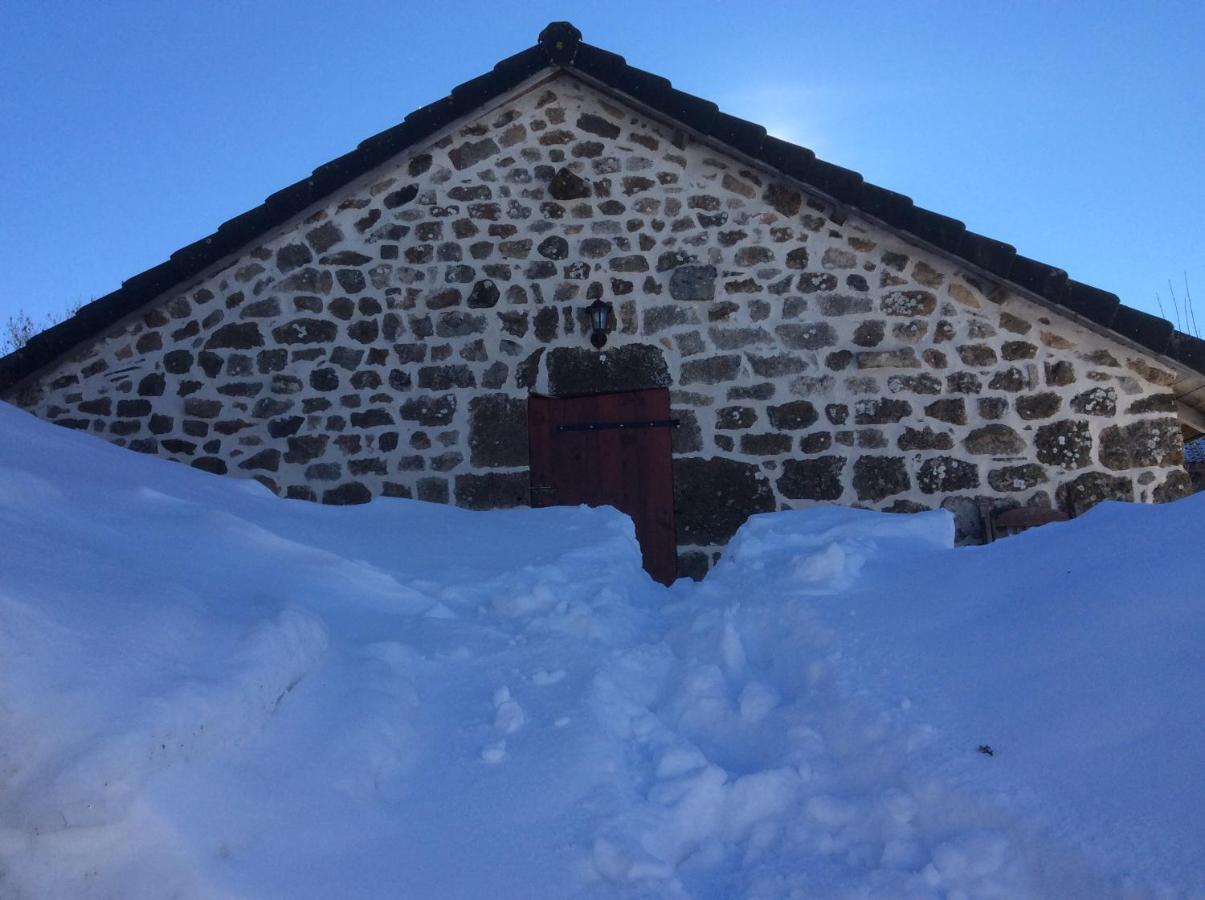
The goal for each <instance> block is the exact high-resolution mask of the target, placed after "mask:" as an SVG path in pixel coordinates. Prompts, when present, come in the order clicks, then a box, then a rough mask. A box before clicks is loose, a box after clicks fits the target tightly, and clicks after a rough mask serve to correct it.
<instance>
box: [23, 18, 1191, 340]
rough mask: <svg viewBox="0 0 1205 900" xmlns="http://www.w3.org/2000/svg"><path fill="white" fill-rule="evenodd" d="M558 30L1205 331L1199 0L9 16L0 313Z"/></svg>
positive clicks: (78, 287) (76, 284) (156, 256)
mask: <svg viewBox="0 0 1205 900" xmlns="http://www.w3.org/2000/svg"><path fill="white" fill-rule="evenodd" d="M560 18H568V19H570V20H572V21H573V22H574V24H576V25H577V26H578V27H579V28H581V30H582V31H583V33H584V36H585V40H586V41H588V42H589V43H592V44H595V45H597V46H601V47H604V48H606V49H608V50H612V51H614V52H617V53H620V54H622V55H623V56H625V57H626V58H627V59H628V61H629V62H630V63H632V64H634V65H637V66H640V67H641V68H645V69H649V70H651V71H654V72H657V73H658V74H661V75H664V76H666V77H668V78H670V79H671V80H672V81H673V82H674V84H675V85H676V86H677V87H680V88H682V89H683V90H687V91H690V92H692V93H695V94H699V95H701V96H704V97H707V98H709V99H712V100H715V101H716V102H717V103H719V104H720V107H721V108H722V109H724V110H726V111H727V112H731V113H733V114H736V115H740V116H744V117H746V118H750V119H753V120H754V121H757V122H760V123H762V124H764V125H766V126H767V127H768V128H769V129H770V130H771V131H772V132H774V133H776V134H779V135H781V136H783V137H786V138H788V139H791V140H796V141H799V142H801V143H803V144H805V145H807V146H810V147H812V148H813V149H815V150H816V151H817V153H818V154H819V155H820V156H822V157H823V158H826V159H829V160H831V161H833V162H835V163H838V164H839V165H843V166H847V167H849V168H853V169H856V170H857V171H860V172H862V173H863V175H864V176H865V177H866V178H867V179H868V180H870V181H874V182H876V183H878V184H881V185H883V186H884V187H888V188H890V189H892V190H896V191H900V192H902V193H905V194H908V195H909V196H911V197H912V198H913V199H914V200H915V201H916V202H917V203H918V204H920V205H922V206H927V207H929V208H930V209H934V210H937V211H939V212H942V213H944V214H946V215H951V216H954V217H956V218H959V219H962V220H963V221H964V222H966V223H967V226H968V227H969V228H972V229H974V230H976V231H979V232H981V233H983V234H987V235H990V236H991V237H994V238H998V239H1000V240H1005V241H1008V242H1009V243H1012V244H1014V245H1015V246H1016V247H1017V248H1018V249H1019V250H1020V251H1021V252H1022V253H1025V254H1026V255H1029V256H1032V257H1035V258H1037V259H1040V260H1042V261H1044V262H1048V263H1051V264H1053V265H1057V266H1059V267H1061V268H1064V269H1066V270H1067V271H1068V272H1069V273H1070V274H1071V276H1072V277H1074V278H1078V279H1079V280H1081V281H1086V282H1088V283H1089V284H1093V285H1096V286H1098V287H1101V288H1105V289H1107V290H1111V291H1114V292H1116V293H1118V294H1119V295H1120V296H1121V298H1122V300H1123V302H1125V303H1128V304H1130V305H1133V306H1138V307H1140V308H1143V309H1147V310H1149V311H1151V312H1156V313H1157V312H1158V311H1159V310H1158V307H1157V305H1156V301H1155V293H1156V291H1158V292H1160V294H1161V295H1162V299H1163V305H1164V309H1165V312H1166V313H1167V315H1168V317H1169V318H1174V316H1173V313H1172V308H1171V303H1170V297H1169V294H1168V286H1167V282H1168V280H1169V279H1171V280H1172V281H1173V283H1174V285H1175V288H1176V293H1177V296H1178V297H1180V298H1181V299H1182V295H1183V283H1184V278H1185V273H1186V272H1187V277H1188V282H1189V284H1190V286H1191V287H1192V288H1193V289H1195V292H1196V294H1197V299H1198V301H1199V302H1198V304H1197V305H1198V306H1200V308H1201V321H1202V323H1203V324H1205V54H1203V53H1202V47H1205V4H1201V3H1199V2H1197V3H1190V2H1162V3H1141V4H1139V3H1132V2H1131V3H1124V4H1123V3H1110V2H1094V3H1090V4H1089V3H1086V2H1085V3H1071V2H1063V3H1058V2H1045V3H1037V2H1032V3H1031V2H1012V3H1005V2H1001V3H977V2H963V3H952V2H951V3H936V2H933V3H910V2H903V0H896V2H883V3H879V2H872V0H865V2H860V3H856V4H851V3H847V2H825V3H818V2H763V3H761V4H752V3H719V2H710V0H694V2H650V0H645V2H639V3H634V2H623V0H610V2H607V3H588V4H587V3H546V2H526V3H521V4H500V3H497V2H477V0H458V2H457V3H455V4H448V5H447V6H446V7H445V6H444V5H442V4H439V3H426V4H416V3H405V2H393V3H387V2H361V3H340V2H325V3H321V4H317V3H313V4H307V3H302V2H276V0H261V2H257V3H246V2H227V0H212V2H204V3H201V2H197V3H172V2H142V3H137V2H105V3H98V2H95V0H92V2H74V0H42V2H37V3H35V2H28V0H6V2H4V3H0V35H3V45H4V48H5V53H4V54H3V55H0V86H2V89H0V122H2V123H3V130H2V131H0V216H2V218H0V222H2V223H3V224H2V225H0V318H4V317H7V316H8V315H10V314H11V313H13V312H14V311H16V310H17V309H19V308H23V309H25V310H26V311H28V312H29V313H31V314H33V315H34V316H35V317H43V316H47V315H54V314H57V313H60V312H61V311H62V310H63V309H64V308H66V307H67V306H68V305H70V304H74V303H79V302H84V301H87V300H89V299H90V298H93V297H99V296H102V295H103V294H105V293H108V292H109V291H111V290H113V289H115V288H116V287H118V286H119V284H120V282H121V281H122V279H124V278H128V277H130V276H131V275H134V274H136V273H137V272H140V271H142V270H143V269H146V268H148V267H150V266H153V265H156V264H157V263H159V262H162V261H163V260H164V259H166V258H167V257H168V256H169V255H170V254H171V253H172V252H173V251H174V250H176V249H177V248H179V247H181V246H183V245H185V244H187V243H190V242H192V241H194V240H196V239H197V238H199V237H202V236H204V235H206V234H208V233H209V232H211V231H212V230H213V229H214V228H215V227H216V226H217V225H218V224H219V223H220V222H222V221H224V220H226V219H228V218H231V217H232V216H234V215H237V214H238V213H240V212H242V211H244V210H246V209H248V208H250V207H252V206H255V205H257V204H258V203H259V202H260V201H261V200H262V199H263V198H264V197H266V196H267V195H268V194H270V193H272V192H273V191H275V190H277V189H279V188H281V187H283V186H285V185H287V184H290V183H292V182H293V181H296V180H297V179H299V178H302V177H304V176H305V175H307V174H309V172H310V170H311V169H313V168H314V167H315V166H317V165H319V164H321V163H323V162H325V161H327V160H329V159H332V158H334V157H335V156H338V155H340V154H341V153H344V152H346V151H347V150H349V149H351V148H352V147H354V146H355V144H356V143H358V142H359V141H360V140H362V139H363V138H365V137H367V136H368V135H370V134H373V133H375V132H377V131H380V130H382V129H384V128H387V127H389V126H390V125H392V124H394V123H396V122H398V121H400V120H401V119H402V118H403V117H404V116H405V115H406V113H408V112H409V111H410V110H412V109H414V108H416V107H418V106H421V105H423V104H425V103H428V102H430V101H432V100H435V99H438V98H439V97H441V96H443V95H444V94H446V93H447V92H448V90H449V89H450V88H451V87H453V86H454V85H456V84H458V83H460V82H462V81H464V80H466V79H468V78H470V77H472V76H474V75H477V74H480V73H481V72H484V71H486V70H487V69H489V68H490V67H491V66H492V65H493V64H494V63H495V62H496V61H497V60H499V59H501V58H502V57H504V56H507V55H510V54H511V53H514V52H516V51H518V50H521V49H523V48H524V47H527V46H529V45H531V44H532V43H534V41H535V36H536V34H537V33H538V32H539V30H540V29H541V28H542V27H543V26H544V25H545V24H546V23H547V22H548V21H550V20H552V19H560Z"/></svg>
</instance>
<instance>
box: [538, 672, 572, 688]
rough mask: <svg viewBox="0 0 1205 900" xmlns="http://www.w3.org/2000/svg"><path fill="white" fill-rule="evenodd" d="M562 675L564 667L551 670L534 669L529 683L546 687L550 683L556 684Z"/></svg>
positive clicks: (563, 674) (563, 675)
mask: <svg viewBox="0 0 1205 900" xmlns="http://www.w3.org/2000/svg"><path fill="white" fill-rule="evenodd" d="M564 677H565V670H564V669H553V670H552V671H551V672H549V671H548V670H547V669H536V670H535V671H534V672H532V673H531V683H532V684H534V685H536V687H547V686H548V685H550V684H556V683H557V682H558V681H560V680H561V679H562V678H564Z"/></svg>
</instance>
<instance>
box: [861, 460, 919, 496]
mask: <svg viewBox="0 0 1205 900" xmlns="http://www.w3.org/2000/svg"><path fill="white" fill-rule="evenodd" d="M853 486H854V490H855V491H856V492H857V494H858V499H859V500H867V501H870V502H872V503H874V502H878V501H879V500H885V499H886V498H887V497H890V496H891V495H892V494H902V493H903V492H904V491H906V490H909V489H910V488H911V487H912V481H911V479H909V478H908V471H907V469H905V467H904V458H903V457H901V456H861V457H858V459H856V460H855V461H854V477H853Z"/></svg>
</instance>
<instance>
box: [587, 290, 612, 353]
mask: <svg viewBox="0 0 1205 900" xmlns="http://www.w3.org/2000/svg"><path fill="white" fill-rule="evenodd" d="M586 312H588V313H589V314H590V324H591V325H592V326H593V328H594V331H593V332H591V334H590V343H591V344H593V345H594V346H595V347H596V348H597V349H599V350H601V349H602V348H603V347H604V346H606V343H607V326H608V325H609V324H610V322H611V304H610V303H603V302H602V300H595V301H594V302H593V303H591V304H590V305H589V306H587V307H586Z"/></svg>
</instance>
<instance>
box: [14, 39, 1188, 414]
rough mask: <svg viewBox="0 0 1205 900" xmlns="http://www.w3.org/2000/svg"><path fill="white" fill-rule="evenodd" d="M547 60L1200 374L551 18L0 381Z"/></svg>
mask: <svg viewBox="0 0 1205 900" xmlns="http://www.w3.org/2000/svg"><path fill="white" fill-rule="evenodd" d="M550 66H556V67H564V68H567V69H570V70H573V71H576V72H579V73H581V74H583V75H585V76H586V77H587V78H588V79H590V80H593V81H597V82H599V83H601V84H603V85H605V86H607V87H609V88H611V89H612V90H614V91H617V92H619V93H622V94H625V95H627V96H628V97H630V98H632V99H633V100H635V101H636V102H638V103H639V104H641V105H643V106H645V107H648V108H649V109H650V110H652V111H653V112H655V113H658V114H660V115H661V116H664V117H666V118H669V119H672V120H674V121H676V122H679V123H681V124H682V125H684V126H685V127H687V128H689V129H690V130H692V131H694V132H696V133H698V134H699V135H701V136H703V137H706V138H710V139H711V140H713V141H716V142H717V143H719V144H722V145H724V146H725V147H729V148H731V149H733V150H734V151H736V152H737V153H739V154H741V155H743V156H746V157H748V158H750V159H752V160H754V161H757V162H760V163H762V164H764V165H767V166H769V167H770V168H772V169H775V170H777V171H779V172H781V173H782V174H783V175H784V176H786V177H788V178H790V179H792V180H794V181H798V182H800V183H802V184H804V185H807V186H809V187H812V188H814V189H815V190H817V191H819V192H820V193H821V194H823V195H825V196H827V197H828V198H829V199H830V200H832V201H833V202H835V203H837V204H840V205H842V206H848V207H851V208H853V209H856V210H858V211H859V212H862V213H864V214H866V215H868V216H869V217H871V218H872V219H875V220H878V221H879V222H882V223H883V224H884V225H886V226H888V227H889V228H892V229H894V230H896V231H899V232H903V233H905V234H907V235H911V236H913V237H915V238H917V239H918V240H920V241H921V242H923V243H924V244H926V245H929V246H931V247H933V248H934V249H936V250H938V251H939V252H942V253H945V254H947V255H950V256H953V257H956V258H958V259H961V260H964V261H965V262H967V263H968V264H970V265H971V266H973V267H974V268H976V269H979V270H980V271H982V272H984V273H986V274H988V275H990V276H992V277H994V278H997V279H1000V280H1002V281H1007V282H1009V283H1010V284H1013V285H1016V286H1017V287H1020V288H1021V289H1023V291H1025V292H1027V293H1029V294H1031V295H1033V296H1034V297H1036V298H1038V299H1040V300H1042V301H1044V302H1045V303H1046V304H1048V305H1050V306H1054V307H1058V308H1060V309H1063V310H1067V311H1069V312H1070V313H1072V314H1073V317H1074V318H1078V319H1081V320H1084V321H1086V322H1087V323H1089V324H1090V325H1095V326H1097V327H1098V328H1103V329H1105V330H1107V331H1110V332H1112V333H1113V334H1115V335H1117V336H1119V337H1121V338H1123V339H1124V340H1125V341H1126V342H1129V343H1133V344H1136V345H1138V346H1139V347H1141V348H1142V349H1144V350H1146V351H1147V352H1151V353H1154V354H1156V355H1158V356H1161V357H1164V358H1166V359H1169V360H1171V361H1172V362H1174V363H1177V364H1179V365H1181V366H1183V367H1185V368H1188V369H1191V370H1194V371H1195V372H1198V373H1202V374H1205V341H1202V340H1201V339H1199V338H1196V337H1193V336H1192V335H1188V334H1184V333H1183V332H1179V331H1176V330H1175V329H1174V328H1173V327H1172V325H1171V323H1170V322H1167V321H1166V320H1164V319H1160V318H1158V317H1156V316H1152V315H1149V314H1147V313H1144V312H1141V311H1140V310H1137V309H1133V308H1132V307H1128V306H1123V305H1122V304H1121V301H1120V300H1119V299H1118V297H1117V296H1116V295H1115V294H1111V293H1109V292H1107V291H1102V290H1100V289H1098V288H1094V287H1091V286H1089V285H1086V284H1082V283H1080V282H1077V281H1072V280H1070V279H1068V277H1067V273H1066V272H1064V271H1062V270H1061V269H1058V268H1055V267H1054V266H1050V265H1047V264H1046V263H1041V262H1038V261H1036V260H1032V259H1028V258H1027V257H1024V256H1021V255H1019V254H1018V253H1017V252H1016V248H1014V247H1012V246H1011V245H1009V244H1005V243H1002V242H1000V241H996V240H993V239H992V238H988V237H984V236H983V235H979V234H975V233H974V232H971V231H967V229H966V226H965V225H964V224H963V223H962V222H960V221H958V220H956V219H951V218H949V217H947V216H943V215H941V214H939V213H935V212H932V211H930V210H927V209H923V208H921V207H918V206H916V205H915V204H913V202H912V200H911V199H910V198H908V197H906V196H904V195H903V194H897V193H894V192H892V191H889V190H886V189H885V188H881V187H879V186H877V185H874V184H870V183H868V182H866V181H864V180H863V178H862V176H861V175H860V174H859V173H857V172H854V171H852V170H850V169H845V168H842V167H840V166H836V165H833V164H832V163H828V162H825V161H824V160H821V159H818V158H817V157H816V155H815V154H814V153H813V152H812V151H811V150H808V149H807V148H805V147H800V146H797V145H795V144H791V143H788V142H786V141H783V140H780V139H778V138H775V137H772V136H770V135H768V134H767V133H766V130H765V128H763V127H762V126H760V125H757V124H755V123H753V122H748V121H746V120H744V119H739V118H737V117H735V116H730V115H727V114H726V113H723V112H721V111H720V110H719V108H718V107H717V106H716V105H715V104H714V103H712V102H710V101H708V100H704V99H702V98H700V97H695V96H693V95H691V94H687V93H685V92H683V91H679V90H677V89H676V88H674V87H673V85H672V84H671V83H670V82H669V80H668V79H665V78H662V77H661V76H659V75H654V74H652V73H649V72H645V71H643V70H641V69H637V68H635V67H633V66H629V65H628V64H627V62H626V60H625V59H624V58H623V57H622V56H619V55H618V54H615V53H611V52H609V51H606V50H602V49H600V48H598V47H593V46H591V45H589V44H585V43H582V40H581V32H580V31H578V29H577V28H575V27H574V26H573V25H571V24H570V23H568V22H553V23H551V24H549V25H548V26H547V27H546V28H545V29H544V30H543V31H541V32H540V36H539V40H538V42H537V44H536V45H535V46H534V47H530V48H528V49H527V50H524V51H522V52H520V53H517V54H515V55H514V56H510V57H508V58H506V59H504V60H502V61H501V62H499V63H498V64H497V65H496V66H494V68H493V69H492V70H491V71H489V72H487V73H486V74H484V75H481V76H478V77H477V78H473V79H471V80H469V81H466V82H465V83H463V84H461V85H459V86H457V87H455V88H453V89H452V92H451V93H450V94H449V95H448V96H447V97H444V98H442V99H440V100H437V101H435V102H434V103H431V104H429V105H427V106H424V107H422V108H420V109H417V110H415V111H414V112H412V113H410V114H409V115H408V116H406V118H405V119H404V120H403V121H402V122H401V123H400V124H398V125H395V126H394V127H392V128H389V129H386V130H385V131H382V132H381V133H379V134H376V135H373V136H372V137H370V138H368V139H366V140H364V141H362V142H361V143H360V144H359V145H358V146H357V147H356V149H355V150H353V151H351V152H350V153H347V154H344V155H343V156H341V157H339V158H338V159H335V160H332V161H331V162H328V163H325V164H324V165H321V166H319V167H318V168H317V169H315V170H314V171H313V173H311V175H310V176H309V177H308V178H305V179H303V180H301V181H298V182H297V183H295V184H292V185H290V186H288V187H286V188H283V189H281V190H279V191H277V192H276V193H274V194H272V195H271V196H269V197H268V198H267V199H266V200H265V201H264V203H263V204H262V205H260V206H258V207H255V208H254V209H252V210H249V211H248V212H245V213H243V214H242V215H240V216H237V217H235V218H233V219H230V220H229V221H227V222H224V223H223V224H222V225H220V226H218V229H217V230H216V231H215V232H214V233H213V234H211V235H209V236H208V237H205V238H202V239H201V240H199V241H196V242H195V243H193V244H190V245H188V246H186V247H184V248H182V249H180V250H178V251H176V252H175V253H173V254H172V255H171V258H170V259H169V260H168V261H167V262H164V263H162V264H160V265H158V266H155V267H153V268H151V269H148V270H147V271H145V272H142V273H140V274H138V275H135V276H133V277H132V278H130V279H128V280H127V281H125V282H123V283H122V286H121V287H120V288H119V289H118V290H116V291H113V292H112V293H110V294H108V295H106V296H104V297H101V298H100V299H98V300H95V301H93V302H91V303H89V304H87V305H86V306H84V307H82V308H81V309H80V310H79V311H78V312H76V314H75V315H74V316H72V317H71V318H69V319H67V320H66V321H64V322H61V323H59V324H58V325H55V326H53V327H52V328H49V329H47V330H46V331H43V332H41V333H40V334H38V335H35V336H34V337H33V338H31V339H30V341H29V343H28V344H26V346H25V347H23V348H22V349H20V350H18V351H16V352H15V353H12V354H10V355H8V356H6V357H4V358H2V359H0V390H4V389H7V388H9V387H11V386H12V385H14V384H16V383H17V382H18V381H21V380H22V379H24V378H26V377H28V376H29V375H31V374H33V373H34V372H36V371H38V370H39V369H42V368H44V367H46V366H48V365H50V364H51V363H53V362H54V361H56V360H57V359H59V358H60V357H62V356H64V355H66V354H67V353H69V352H70V351H71V350H72V349H74V348H75V347H77V346H79V344H81V343H83V342H84V341H86V340H88V339H89V338H92V337H94V336H96V335H97V334H98V333H99V332H101V331H103V330H104V329H105V328H108V327H110V326H112V325H114V324H116V323H117V322H119V321H120V320H121V319H123V318H125V317H126V316H128V315H130V314H132V313H134V312H136V311H138V310H139V309H141V308H142V307H143V306H144V305H146V304H147V303H149V302H151V301H153V300H154V299H156V298H157V297H159V296H160V295H162V294H163V293H164V292H165V291H167V290H169V289H170V288H172V287H174V286H176V285H179V284H181V283H182V282H185V281H188V280H189V279H192V278H195V277H197V276H199V275H201V274H202V273H203V272H205V271H206V270H207V269H209V268H210V267H212V266H213V265H215V264H216V263H218V262H220V261H221V260H223V259H225V258H226V257H227V256H229V255H231V254H233V253H234V252H236V251H237V250H239V249H240V248H242V247H244V246H246V245H247V244H249V243H250V242H251V241H253V240H255V239H256V238H258V237H259V236H261V235H262V234H264V233H265V232H267V231H270V230H271V229H273V228H277V227H280V226H281V225H283V224H285V223H286V222H287V221H288V220H289V219H291V218H292V217H293V216H295V215H297V214H298V213H300V212H302V211H304V210H305V209H307V208H309V207H310V206H312V205H313V204H315V203H316V202H318V201H320V200H322V199H323V198H325V197H327V196H329V195H330V194H331V193H333V192H335V191H337V190H339V189H340V188H343V187H345V186H347V185H348V184H350V183H351V182H353V181H355V180H356V179H357V178H359V177H361V176H362V175H364V174H366V173H367V172H369V171H371V170H372V169H374V168H376V167H377V166H379V165H381V164H383V163H385V162H386V161H388V160H389V159H390V158H392V157H394V156H396V155H397V154H399V153H401V152H403V151H404V150H406V149H408V148H409V147H411V146H413V145H414V144H417V143H419V142H421V141H423V140H425V139H427V138H430V137H432V136H434V134H435V133H436V132H438V131H440V130H441V129H443V128H445V127H447V126H448V125H451V124H452V123H453V122H455V121H457V120H458V119H461V118H463V117H464V116H466V115H468V114H470V113H471V112H473V111H474V110H475V109H477V108H478V107H480V106H481V105H483V104H485V103H488V102H490V101H491V100H493V99H495V98H497V97H499V96H500V95H502V94H504V93H506V92H507V91H510V90H513V89H514V88H516V87H518V86H519V85H521V84H522V83H523V82H525V81H527V80H528V79H529V78H531V77H533V76H534V75H536V74H538V73H539V72H541V71H543V70H544V69H546V68H549V67H550Z"/></svg>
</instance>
